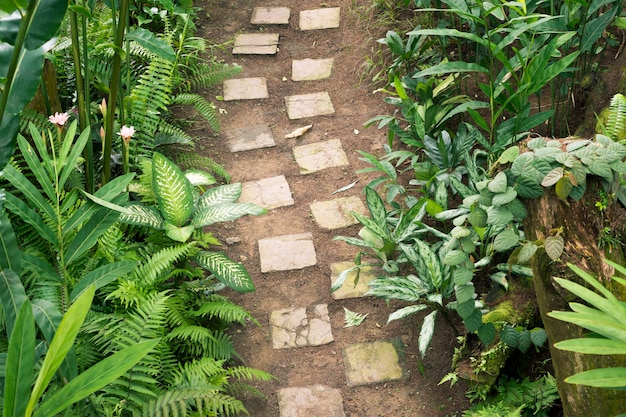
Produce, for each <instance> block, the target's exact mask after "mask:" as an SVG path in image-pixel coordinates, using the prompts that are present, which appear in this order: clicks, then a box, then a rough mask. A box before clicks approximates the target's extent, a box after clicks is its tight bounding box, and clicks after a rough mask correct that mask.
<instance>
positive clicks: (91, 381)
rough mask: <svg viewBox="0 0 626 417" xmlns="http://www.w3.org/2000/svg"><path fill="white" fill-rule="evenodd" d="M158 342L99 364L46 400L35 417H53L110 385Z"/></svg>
mask: <svg viewBox="0 0 626 417" xmlns="http://www.w3.org/2000/svg"><path fill="white" fill-rule="evenodd" d="M158 343H159V340H158V339H153V340H146V341H143V342H139V343H137V344H135V345H133V346H130V347H127V348H125V349H123V350H121V351H120V352H117V353H116V354H114V355H112V356H109V357H108V358H106V359H104V360H102V361H100V362H98V363H97V364H96V365H94V366H92V367H91V368H89V369H88V370H86V371H85V372H83V373H81V374H80V375H79V376H77V377H76V378H74V379H73V380H72V381H70V382H69V384H67V385H66V386H64V387H63V388H61V389H60V390H58V391H57V392H55V393H54V394H53V395H52V396H50V397H49V398H47V399H46V400H45V401H44V402H43V403H42V404H41V405H40V406H39V408H38V409H37V411H36V412H35V414H34V416H33V417H54V416H55V415H57V414H58V413H60V412H62V411H63V410H65V409H66V408H67V407H69V406H70V405H72V404H74V403H76V402H78V401H80V400H82V399H83V398H86V397H87V396H89V395H91V394H93V393H94V392H96V391H98V390H99V389H101V388H102V387H104V386H106V385H108V384H110V383H111V382H113V381H115V380H116V379H117V378H119V377H120V376H122V375H124V374H125V373H126V372H127V371H128V370H129V369H130V368H132V367H133V366H135V364H137V362H139V361H140V360H141V359H142V358H143V357H144V356H146V355H147V354H148V353H149V352H150V351H151V350H152V349H154V348H155V346H156V345H157V344H158Z"/></svg>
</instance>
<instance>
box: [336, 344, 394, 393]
mask: <svg viewBox="0 0 626 417" xmlns="http://www.w3.org/2000/svg"><path fill="white" fill-rule="evenodd" d="M396 346H397V347H398V348H397V347H396ZM401 349H402V341H401V340H400V339H394V340H393V341H391V342H386V341H377V342H368V343H357V344H355V345H348V346H346V347H344V348H343V363H344V368H345V372H346V384H347V385H348V386H349V387H356V386H359V385H368V384H378V383H381V382H388V381H399V380H401V379H402V378H403V377H404V364H403V360H402V359H401V356H400V355H401V353H400V352H401Z"/></svg>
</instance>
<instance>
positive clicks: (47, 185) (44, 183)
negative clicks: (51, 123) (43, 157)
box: [17, 135, 56, 201]
mask: <svg viewBox="0 0 626 417" xmlns="http://www.w3.org/2000/svg"><path fill="white" fill-rule="evenodd" d="M17 144H18V146H19V147H20V151H21V152H22V156H23V157H24V160H25V161H26V164H27V165H28V168H29V169H30V170H31V171H32V172H33V174H35V178H36V179H37V182H39V185H41V188H42V189H43V191H44V192H45V193H46V195H47V196H48V199H49V200H51V201H54V200H55V199H56V192H55V191H54V186H53V185H52V181H50V176H49V175H48V173H47V172H46V170H44V169H43V164H42V161H40V160H39V157H38V156H37V154H36V153H35V150H34V149H33V147H32V146H31V145H30V143H28V141H27V140H26V139H24V137H23V136H22V135H18V136H17Z"/></svg>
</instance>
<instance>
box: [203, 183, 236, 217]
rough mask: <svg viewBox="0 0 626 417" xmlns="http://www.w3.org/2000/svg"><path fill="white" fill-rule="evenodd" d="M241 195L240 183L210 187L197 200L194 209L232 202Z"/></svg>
mask: <svg viewBox="0 0 626 417" xmlns="http://www.w3.org/2000/svg"><path fill="white" fill-rule="evenodd" d="M240 195H241V183H240V182H236V183H234V184H226V185H220V186H219V187H214V188H210V189H209V190H207V191H206V192H205V193H204V194H203V195H202V196H201V197H200V199H199V200H198V203H197V207H196V210H201V209H203V208H205V207H209V206H214V205H218V204H224V203H234V202H235V201H237V199H238V198H239V196H240Z"/></svg>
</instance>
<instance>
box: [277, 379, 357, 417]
mask: <svg viewBox="0 0 626 417" xmlns="http://www.w3.org/2000/svg"><path fill="white" fill-rule="evenodd" d="M278 408H279V409H280V417H303V416H306V417H322V416H323V417H346V413H345V412H344V411H343V398H342V397H341V391H340V390H339V389H337V388H330V387H327V386H324V385H313V386H309V387H288V388H281V389H279V390H278Z"/></svg>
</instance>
